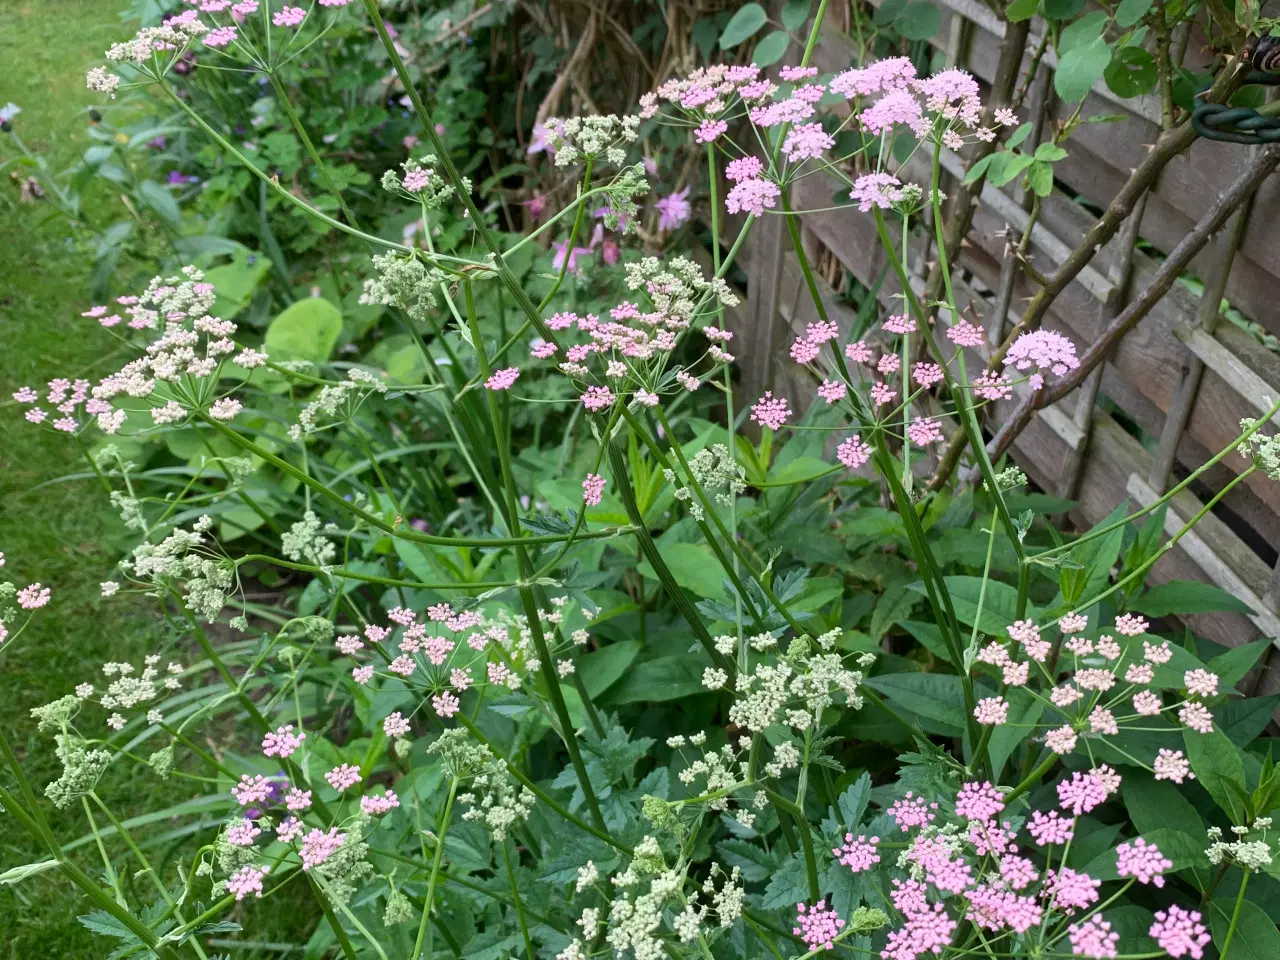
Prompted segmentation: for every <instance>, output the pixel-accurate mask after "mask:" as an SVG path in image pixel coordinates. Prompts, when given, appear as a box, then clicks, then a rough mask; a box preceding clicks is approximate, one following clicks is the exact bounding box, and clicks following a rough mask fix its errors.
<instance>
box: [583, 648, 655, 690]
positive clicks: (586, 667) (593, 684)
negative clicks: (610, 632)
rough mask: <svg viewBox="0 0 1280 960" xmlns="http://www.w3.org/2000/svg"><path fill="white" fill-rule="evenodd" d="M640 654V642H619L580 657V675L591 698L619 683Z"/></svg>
mask: <svg viewBox="0 0 1280 960" xmlns="http://www.w3.org/2000/svg"><path fill="white" fill-rule="evenodd" d="M639 653H640V641H639V640H619V641H617V642H616V643H611V644H609V645H608V646H605V647H601V648H600V649H599V650H593V651H591V652H590V653H586V654H583V655H582V656H580V657H579V658H578V673H579V675H580V676H581V677H582V683H583V686H585V687H586V688H587V693H589V694H590V695H591V698H592V699H593V700H594V699H595V698H596V697H598V696H600V695H601V694H602V693H604V692H605V691H606V690H608V689H609V688H610V687H611V686H613V685H614V684H615V683H617V682H618V680H619V679H620V678H621V677H622V675H623V673H625V672H626V670H627V667H629V666H631V663H632V661H634V660H635V658H636V656H637V655H638V654H639Z"/></svg>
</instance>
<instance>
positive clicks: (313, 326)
mask: <svg viewBox="0 0 1280 960" xmlns="http://www.w3.org/2000/svg"><path fill="white" fill-rule="evenodd" d="M340 333H342V314H341V313H339V312H338V308H337V307H335V306H334V305H333V304H332V303H330V302H329V301H328V300H325V299H323V298H321V297H308V298H307V299H305V300H299V301H298V302H297V303H295V304H292V305H291V306H289V307H288V308H286V309H285V311H284V312H283V313H281V314H280V315H279V316H278V317H276V318H275V319H274V320H272V321H271V325H270V326H269V327H267V336H266V347H267V353H268V354H269V355H270V356H271V359H272V360H309V361H311V362H312V363H323V362H324V361H325V360H328V359H329V354H330V353H332V352H333V347H334V345H335V344H336V343H337V342H338V335H339V334H340Z"/></svg>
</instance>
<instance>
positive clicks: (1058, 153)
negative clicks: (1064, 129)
mask: <svg viewBox="0 0 1280 960" xmlns="http://www.w3.org/2000/svg"><path fill="white" fill-rule="evenodd" d="M1035 156H1036V159H1037V160H1044V161H1047V162H1048V163H1054V162H1056V161H1058V160H1062V159H1064V158H1065V157H1066V156H1067V151H1065V150H1063V149H1062V148H1061V147H1060V146H1058V145H1057V144H1056V143H1042V144H1040V146H1038V147H1036V154H1035Z"/></svg>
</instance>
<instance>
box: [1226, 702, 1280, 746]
mask: <svg viewBox="0 0 1280 960" xmlns="http://www.w3.org/2000/svg"><path fill="white" fill-rule="evenodd" d="M1278 709H1280V693H1273V694H1272V695H1271V696H1269V697H1243V698H1241V699H1238V700H1228V701H1227V702H1226V703H1224V704H1222V705H1221V706H1220V707H1218V708H1216V709H1215V710H1214V719H1216V720H1217V721H1218V726H1219V727H1220V728H1221V729H1222V732H1223V733H1225V734H1226V735H1227V739H1228V740H1230V741H1231V742H1232V743H1234V744H1235V745H1236V746H1237V747H1243V746H1245V745H1246V744H1248V743H1251V742H1252V741H1253V740H1254V739H1256V738H1257V737H1258V736H1259V735H1260V734H1261V733H1262V731H1263V730H1265V729H1266V728H1267V724H1268V723H1270V722H1271V716H1272V714H1274V713H1275V712H1276V710H1278Z"/></svg>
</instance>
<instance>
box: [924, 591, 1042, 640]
mask: <svg viewBox="0 0 1280 960" xmlns="http://www.w3.org/2000/svg"><path fill="white" fill-rule="evenodd" d="M943 580H944V582H945V584H946V589H947V593H948V594H950V595H951V605H952V607H953V608H954V609H955V612H956V619H957V620H959V621H960V622H961V623H963V624H964V625H965V626H967V627H971V626H973V623H974V621H975V620H977V619H978V596H979V595H980V594H981V593H982V578H981V577H944V578H943ZM911 589H913V590H918V591H920V592H921V593H923V592H924V584H922V583H913V584H912V585H911ZM1017 614H1018V591H1017V590H1016V589H1015V588H1014V587H1011V586H1009V584H1007V583H1001V582H1000V581H999V580H990V581H988V582H987V591H986V595H985V596H983V599H982V619H981V622H979V624H978V629H979V630H981V631H982V632H983V633H988V634H992V635H995V634H1000V633H1003V632H1004V631H1005V629H1006V628H1008V626H1009V624H1011V623H1013V621H1014V620H1016V619H1017ZM1027 616H1028V617H1030V618H1032V619H1034V618H1035V616H1036V614H1035V611H1034V609H1033V608H1032V607H1031V606H1028V607H1027Z"/></svg>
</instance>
